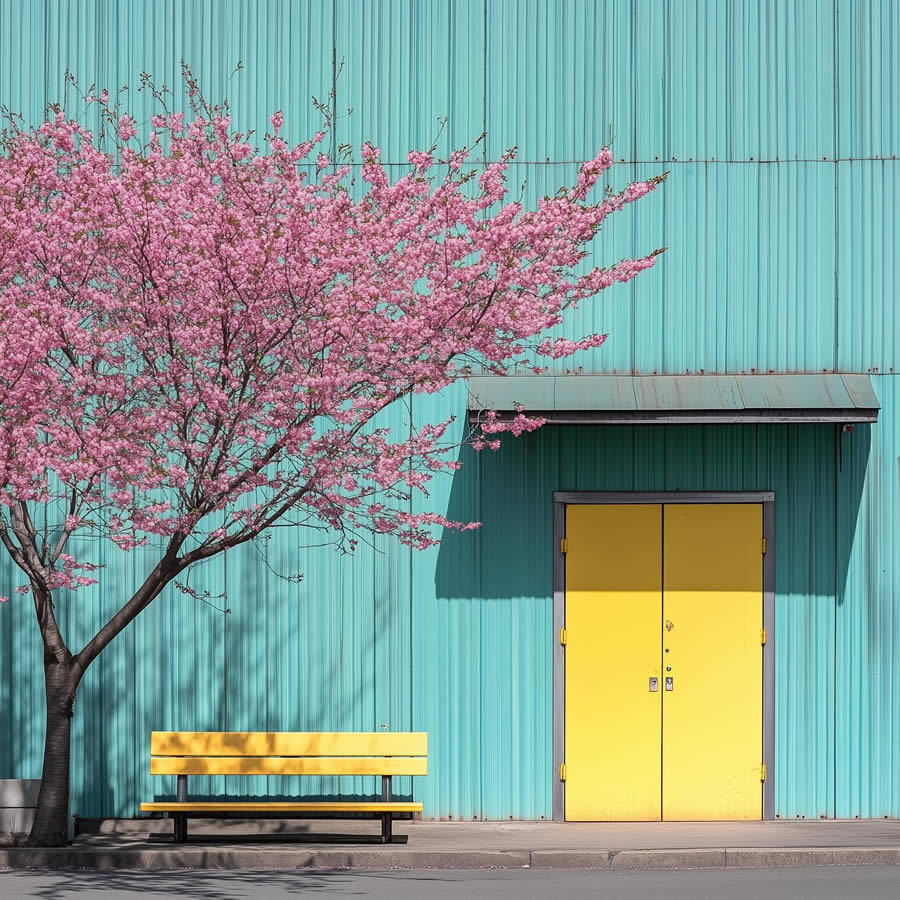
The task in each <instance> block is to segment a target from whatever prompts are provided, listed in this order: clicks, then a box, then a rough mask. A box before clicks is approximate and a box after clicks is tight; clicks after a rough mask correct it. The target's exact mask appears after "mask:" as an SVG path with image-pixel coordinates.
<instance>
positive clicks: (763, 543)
mask: <svg viewBox="0 0 900 900" xmlns="http://www.w3.org/2000/svg"><path fill="white" fill-rule="evenodd" d="M762 555H763V556H765V555H766V539H765V538H763V539H762Z"/></svg>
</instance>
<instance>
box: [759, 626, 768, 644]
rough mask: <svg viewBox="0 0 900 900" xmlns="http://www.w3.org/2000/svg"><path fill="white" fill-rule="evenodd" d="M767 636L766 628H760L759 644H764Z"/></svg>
mask: <svg viewBox="0 0 900 900" xmlns="http://www.w3.org/2000/svg"><path fill="white" fill-rule="evenodd" d="M767 637H768V635H767V634H766V629H765V628H760V630H759V642H760V643H761V644H765V642H766V639H767Z"/></svg>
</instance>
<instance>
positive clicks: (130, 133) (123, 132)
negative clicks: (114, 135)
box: [119, 115, 137, 141]
mask: <svg viewBox="0 0 900 900" xmlns="http://www.w3.org/2000/svg"><path fill="white" fill-rule="evenodd" d="M136 134H137V128H135V125H134V119H133V118H132V117H131V116H129V115H124V116H120V117H119V137H120V138H121V140H123V141H130V140H131V139H132V138H133V137H134V136H135V135H136Z"/></svg>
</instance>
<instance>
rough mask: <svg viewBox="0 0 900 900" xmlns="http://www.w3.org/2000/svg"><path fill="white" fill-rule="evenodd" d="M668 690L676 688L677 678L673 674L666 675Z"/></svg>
mask: <svg viewBox="0 0 900 900" xmlns="http://www.w3.org/2000/svg"><path fill="white" fill-rule="evenodd" d="M666 690H667V691H674V690H675V679H674V678H673V677H672V676H671V675H666Z"/></svg>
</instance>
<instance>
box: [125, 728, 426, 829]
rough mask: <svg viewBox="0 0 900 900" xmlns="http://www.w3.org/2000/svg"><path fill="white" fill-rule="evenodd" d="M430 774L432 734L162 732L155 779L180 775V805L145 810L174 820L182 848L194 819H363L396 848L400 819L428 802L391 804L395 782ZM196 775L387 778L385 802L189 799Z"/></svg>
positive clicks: (153, 754) (155, 743)
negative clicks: (376, 824)
mask: <svg viewBox="0 0 900 900" xmlns="http://www.w3.org/2000/svg"><path fill="white" fill-rule="evenodd" d="M427 773H428V734H427V733H426V732H318V731H308V732H303V731H154V732H153V734H152V735H151V737H150V774H151V775H176V776H177V778H178V780H177V785H176V792H175V800H174V801H168V800H165V801H155V802H153V803H142V804H141V811H142V812H165V813H168V814H170V815H172V816H173V818H174V819H175V838H174V839H175V841H178V842H181V841H186V840H187V820H188V818H201V817H210V816H222V815H226V816H227V815H233V814H234V813H246V814H249V815H254V814H255V815H256V816H266V817H269V818H280V817H283V816H290V817H294V816H297V815H302V814H304V813H316V814H319V813H326V814H327V813H356V814H362V815H370V816H379V817H380V818H381V840H382V841H383V842H385V843H390V841H391V839H392V832H391V823H392V821H393V817H394V816H395V815H396V814H398V813H417V812H418V813H420V812H422V804H421V803H405V802H396V801H394V800H392V799H391V778H392V777H393V776H394V775H426V774H427ZM188 775H380V776H381V799H380V800H341V801H330V800H329V801H318V800H316V801H287V802H271V803H269V802H263V801H256V800H235V801H203V800H201V801H189V800H188V790H187V780H188Z"/></svg>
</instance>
